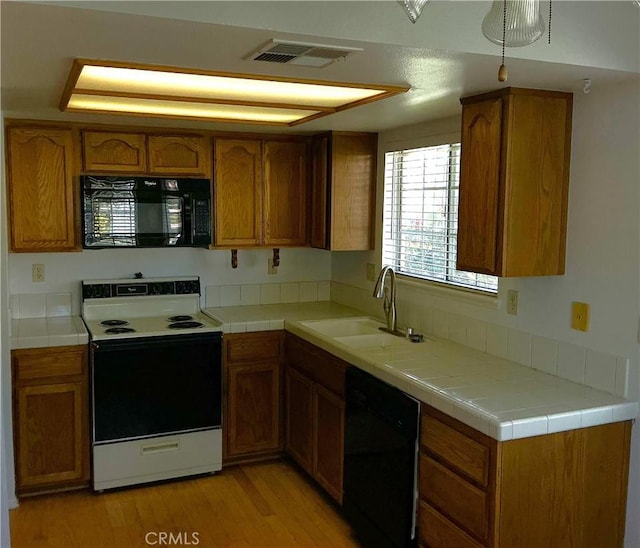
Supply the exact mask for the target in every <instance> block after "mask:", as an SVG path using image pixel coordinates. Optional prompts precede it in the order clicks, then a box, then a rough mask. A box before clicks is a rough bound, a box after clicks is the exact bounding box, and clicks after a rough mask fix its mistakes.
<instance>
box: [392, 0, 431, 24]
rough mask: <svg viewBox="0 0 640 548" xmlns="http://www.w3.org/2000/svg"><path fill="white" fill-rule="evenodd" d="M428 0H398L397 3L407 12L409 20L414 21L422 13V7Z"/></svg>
mask: <svg viewBox="0 0 640 548" xmlns="http://www.w3.org/2000/svg"><path fill="white" fill-rule="evenodd" d="M428 1H429V0H398V4H400V5H401V6H402V7H403V8H404V11H406V12H407V15H408V16H409V19H411V22H412V23H415V22H416V21H417V20H418V17H420V14H421V13H422V8H424V6H425V4H426V3H427V2H428Z"/></svg>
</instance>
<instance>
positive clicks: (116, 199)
mask: <svg viewBox="0 0 640 548" xmlns="http://www.w3.org/2000/svg"><path fill="white" fill-rule="evenodd" d="M84 231H85V238H84V244H85V247H134V246H136V201H135V194H134V193H133V192H132V191H130V190H129V191H114V190H98V191H94V192H91V193H86V194H85V197H84Z"/></svg>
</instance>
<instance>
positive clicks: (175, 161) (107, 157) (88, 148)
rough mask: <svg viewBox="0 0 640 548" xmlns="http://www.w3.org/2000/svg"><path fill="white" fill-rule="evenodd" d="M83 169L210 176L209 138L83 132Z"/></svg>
mask: <svg viewBox="0 0 640 548" xmlns="http://www.w3.org/2000/svg"><path fill="white" fill-rule="evenodd" d="M82 152H83V154H82V165H83V170H84V171H86V172H111V173H123V174H125V173H126V174H129V173H132V174H133V173H139V174H148V175H167V176H173V175H185V176H200V177H210V176H211V165H210V164H211V153H210V145H209V140H208V139H207V138H205V137H202V136H198V135H195V136H193V135H147V134H145V133H126V132H122V133H114V132H104V131H83V133H82Z"/></svg>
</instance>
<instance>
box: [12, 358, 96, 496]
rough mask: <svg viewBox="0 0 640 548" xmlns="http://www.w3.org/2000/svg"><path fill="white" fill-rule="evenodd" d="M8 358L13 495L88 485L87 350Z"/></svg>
mask: <svg viewBox="0 0 640 548" xmlns="http://www.w3.org/2000/svg"><path fill="white" fill-rule="evenodd" d="M11 354H12V366H13V367H12V369H13V406H14V442H15V457H16V491H17V494H18V495H23V494H28V493H35V492H39V491H50V490H61V489H65V488H72V487H78V486H83V485H88V482H89V410H88V400H87V385H88V377H87V348H86V346H67V347H54V348H38V349H28V350H14V351H12V353H11Z"/></svg>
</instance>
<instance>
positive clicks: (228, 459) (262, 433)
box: [223, 331, 282, 464]
mask: <svg viewBox="0 0 640 548" xmlns="http://www.w3.org/2000/svg"><path fill="white" fill-rule="evenodd" d="M224 348H225V351H224V360H223V363H224V385H225V390H224V413H223V416H224V422H225V424H224V427H223V429H224V440H225V443H224V450H223V461H224V463H225V464H229V463H233V462H240V461H247V460H256V459H260V458H265V457H271V456H274V455H277V454H279V453H280V452H281V451H282V428H281V424H282V406H281V403H280V402H281V399H282V397H281V392H282V391H281V388H280V386H281V378H282V367H281V348H282V332H280V331H264V332H254V333H241V334H229V335H225V336H224Z"/></svg>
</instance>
